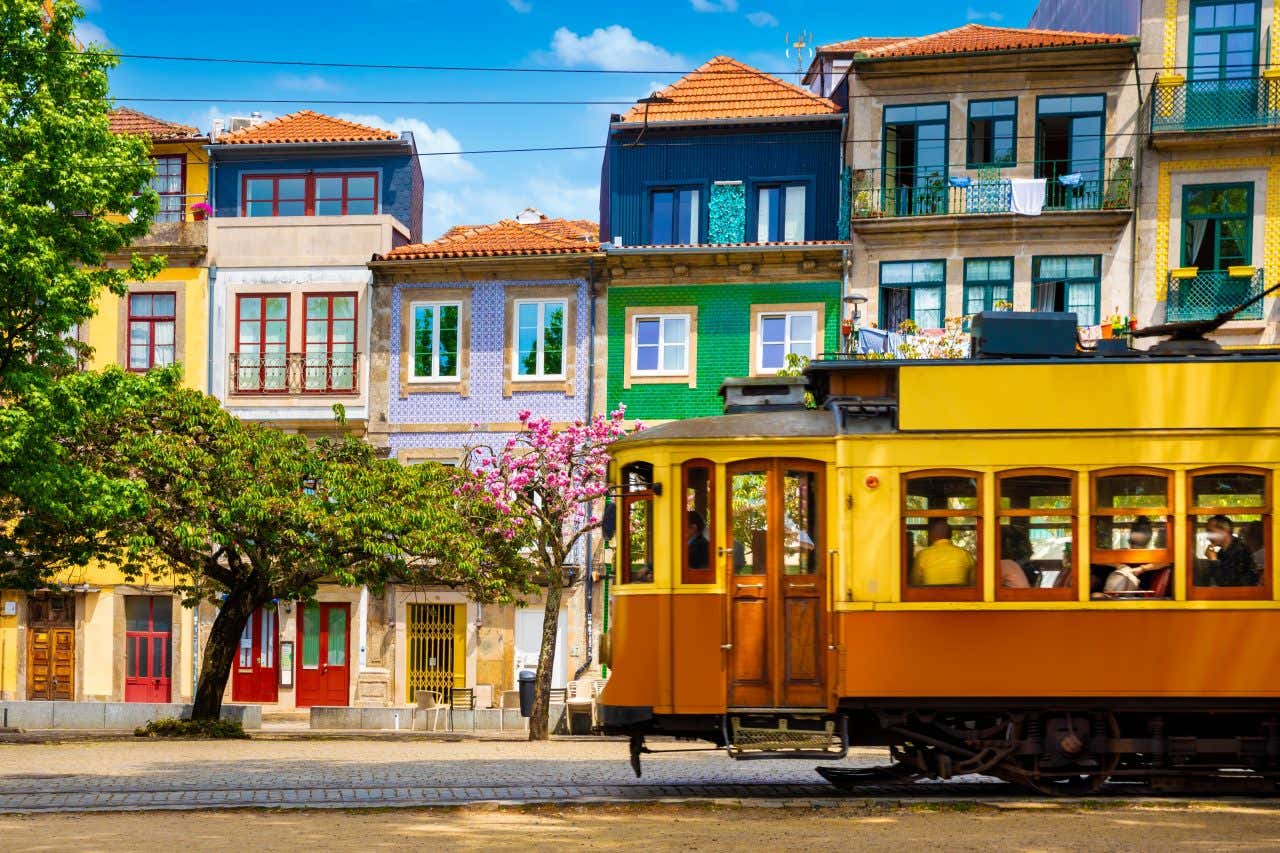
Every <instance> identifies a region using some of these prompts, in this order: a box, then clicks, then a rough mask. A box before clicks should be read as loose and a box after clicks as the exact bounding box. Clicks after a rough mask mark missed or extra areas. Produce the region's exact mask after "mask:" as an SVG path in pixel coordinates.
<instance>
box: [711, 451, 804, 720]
mask: <svg viewBox="0 0 1280 853" xmlns="http://www.w3.org/2000/svg"><path fill="white" fill-rule="evenodd" d="M728 476H729V484H728V485H729V488H728V496H729V497H728V508H727V509H728V524H727V526H726V529H727V530H728V537H727V538H728V545H729V573H728V578H729V595H728V600H729V614H728V619H729V640H730V642H729V707H731V708H824V707H826V704H827V703H826V690H825V687H826V655H825V653H824V651H823V649H824V645H825V641H824V639H823V636H822V626H823V624H824V621H825V613H826V594H827V576H826V572H827V568H826V559H825V551H824V549H823V542H824V539H825V527H824V519H823V499H822V496H823V494H824V492H823V468H822V466H821V465H819V464H818V463H814V462H806V461H802V460H790V459H768V460H756V461H751V462H742V463H738V464H735V465H733V466H731V467H730V468H729V473H728Z"/></svg>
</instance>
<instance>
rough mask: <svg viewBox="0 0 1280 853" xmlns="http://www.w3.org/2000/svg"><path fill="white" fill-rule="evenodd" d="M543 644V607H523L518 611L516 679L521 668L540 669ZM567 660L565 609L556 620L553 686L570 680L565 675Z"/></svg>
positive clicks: (562, 684)
mask: <svg viewBox="0 0 1280 853" xmlns="http://www.w3.org/2000/svg"><path fill="white" fill-rule="evenodd" d="M541 645H542V608H541V607H521V608H520V609H519V610H517V611H516V656H515V663H516V679H517V683H518V681H519V677H520V670H522V669H527V670H530V671H532V672H537V670H538V649H539V647H540V646H541ZM566 663H567V662H566V661H565V659H564V611H563V610H561V611H560V618H559V619H558V620H557V622H556V663H555V667H554V668H553V669H552V671H551V686H552V687H564V686H565V684H566V683H567V682H568V679H567V678H566V677H565V672H566Z"/></svg>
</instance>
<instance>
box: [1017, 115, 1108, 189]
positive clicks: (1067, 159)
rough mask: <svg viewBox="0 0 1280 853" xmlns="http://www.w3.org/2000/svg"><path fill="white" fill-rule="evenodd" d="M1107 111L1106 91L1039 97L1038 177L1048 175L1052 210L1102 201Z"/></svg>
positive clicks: (1047, 182)
mask: <svg viewBox="0 0 1280 853" xmlns="http://www.w3.org/2000/svg"><path fill="white" fill-rule="evenodd" d="M1106 110H1107V97H1106V95H1043V96H1041V97H1040V98H1039V99H1038V100H1037V101H1036V162H1035V176H1036V177H1037V178H1044V179H1045V180H1046V187H1045V191H1046V196H1045V207H1047V208H1049V209H1050V210H1079V209H1085V210H1091V209H1096V208H1097V207H1099V206H1100V205H1101V202H1102V189H1103V186H1102V184H1103V181H1102V178H1103V163H1102V155H1103V153H1104V152H1105V151H1106V135H1105V134H1106ZM1064 178H1065V179H1066V181H1065V182H1064V180H1063V179H1064Z"/></svg>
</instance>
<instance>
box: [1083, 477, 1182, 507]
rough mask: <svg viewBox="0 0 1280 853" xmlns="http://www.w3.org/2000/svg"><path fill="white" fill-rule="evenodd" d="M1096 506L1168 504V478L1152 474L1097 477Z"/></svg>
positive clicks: (1165, 505) (1153, 505) (1163, 505)
mask: <svg viewBox="0 0 1280 853" xmlns="http://www.w3.org/2000/svg"><path fill="white" fill-rule="evenodd" d="M1097 483H1098V485H1097V506H1099V507H1104V508H1108V509H1130V508H1160V507H1167V506H1169V492H1168V489H1169V479H1168V478H1167V477H1163V476H1158V475H1153V474H1121V475H1113V476H1108V477H1099V478H1098V481H1097Z"/></svg>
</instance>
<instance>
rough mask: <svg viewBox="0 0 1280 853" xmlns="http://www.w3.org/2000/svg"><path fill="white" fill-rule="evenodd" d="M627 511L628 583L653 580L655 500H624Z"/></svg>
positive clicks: (626, 567)
mask: <svg viewBox="0 0 1280 853" xmlns="http://www.w3.org/2000/svg"><path fill="white" fill-rule="evenodd" d="M624 507H625V511H626V515H625V522H626V536H627V564H626V566H625V567H624V568H625V569H626V572H627V577H626V582H628V583H650V582H652V581H653V553H652V547H653V541H652V540H653V536H652V532H653V527H652V524H653V519H652V515H653V502H652V501H651V500H649V499H648V498H631V499H628V500H626V501H624Z"/></svg>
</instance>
